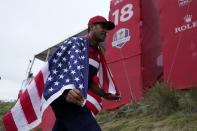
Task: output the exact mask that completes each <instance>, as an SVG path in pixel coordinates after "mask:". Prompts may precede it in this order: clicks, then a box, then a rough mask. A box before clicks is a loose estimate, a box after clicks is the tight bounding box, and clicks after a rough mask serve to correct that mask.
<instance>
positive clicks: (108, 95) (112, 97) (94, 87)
mask: <svg viewBox="0 0 197 131" xmlns="http://www.w3.org/2000/svg"><path fill="white" fill-rule="evenodd" d="M88 89H89V90H90V91H92V92H93V93H95V94H96V95H98V96H101V97H103V98H105V99H107V100H118V101H119V100H120V95H114V94H111V93H105V92H104V90H103V89H101V88H99V87H98V86H97V85H96V84H95V83H94V82H92V83H91V84H90V86H89V88H88Z"/></svg>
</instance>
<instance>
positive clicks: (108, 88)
mask: <svg viewBox="0 0 197 131" xmlns="http://www.w3.org/2000/svg"><path fill="white" fill-rule="evenodd" d="M97 55H98V56H97V58H94V57H93V56H91V54H89V64H90V65H92V66H94V67H95V68H97V69H98V73H97V77H98V80H99V81H98V86H99V87H100V88H102V89H103V90H104V91H105V92H106V93H112V94H119V90H118V88H117V86H116V84H115V82H114V80H113V77H112V74H111V72H110V70H109V68H108V66H107V63H106V60H105V57H104V55H103V53H102V51H101V49H100V48H98V54H97ZM95 83H97V82H95ZM86 105H87V107H88V108H89V109H90V110H91V112H92V114H93V115H94V116H95V115H97V114H98V113H99V112H100V111H101V110H102V98H101V97H100V96H98V95H96V94H94V93H93V92H91V91H88V96H87V102H86Z"/></svg>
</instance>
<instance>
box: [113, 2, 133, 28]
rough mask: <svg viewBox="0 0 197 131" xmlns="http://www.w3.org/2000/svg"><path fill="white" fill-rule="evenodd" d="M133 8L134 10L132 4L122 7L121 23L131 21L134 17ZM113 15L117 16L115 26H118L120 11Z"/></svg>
mask: <svg viewBox="0 0 197 131" xmlns="http://www.w3.org/2000/svg"><path fill="white" fill-rule="evenodd" d="M132 8H133V5H132V4H127V5H125V6H123V7H122V9H121V16H120V21H121V22H125V21H127V20H129V19H130V18H131V17H132V16H133V10H132ZM112 15H113V16H115V25H118V19H119V9H117V10H116V11H114V13H113V14H112Z"/></svg>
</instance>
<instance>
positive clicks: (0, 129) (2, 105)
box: [0, 102, 15, 131]
mask: <svg viewBox="0 0 197 131" xmlns="http://www.w3.org/2000/svg"><path fill="white" fill-rule="evenodd" d="M14 104H15V102H0V131H4V130H5V129H4V126H3V120H2V117H3V116H4V115H5V114H6V112H7V111H8V110H9V109H11V108H12V107H13V106H14Z"/></svg>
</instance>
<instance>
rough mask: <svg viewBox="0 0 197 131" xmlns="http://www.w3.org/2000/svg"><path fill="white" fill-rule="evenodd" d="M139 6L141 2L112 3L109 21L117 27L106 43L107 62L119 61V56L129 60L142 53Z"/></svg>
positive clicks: (129, 0)
mask: <svg viewBox="0 0 197 131" xmlns="http://www.w3.org/2000/svg"><path fill="white" fill-rule="evenodd" d="M139 6H140V0H112V1H111V4H110V12H109V20H110V21H113V22H114V24H115V26H116V27H115V29H114V30H112V31H110V32H108V36H107V42H106V43H107V44H106V48H107V52H106V58H107V60H109V59H110V61H111V60H112V59H117V55H120V56H121V57H124V58H128V57H130V56H134V55H137V54H139V53H140V51H141V49H140V7H139ZM120 51H121V52H120ZM120 53H121V54H120ZM108 54H109V55H108ZM109 56H110V58H109Z"/></svg>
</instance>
